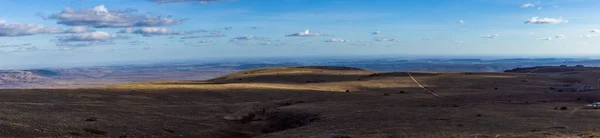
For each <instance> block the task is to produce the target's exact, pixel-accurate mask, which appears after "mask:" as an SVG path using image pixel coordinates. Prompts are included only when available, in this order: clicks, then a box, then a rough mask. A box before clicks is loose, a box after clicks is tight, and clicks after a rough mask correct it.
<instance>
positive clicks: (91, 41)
mask: <svg viewBox="0 0 600 138" xmlns="http://www.w3.org/2000/svg"><path fill="white" fill-rule="evenodd" d="M126 38H127V37H125V36H121V35H115V34H109V33H107V32H100V31H96V32H90V33H81V34H74V35H70V36H63V37H58V39H57V45H58V46H92V45H109V44H114V43H113V40H116V39H126Z"/></svg>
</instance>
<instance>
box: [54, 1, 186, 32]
mask: <svg viewBox="0 0 600 138" xmlns="http://www.w3.org/2000/svg"><path fill="white" fill-rule="evenodd" d="M46 19H52V20H57V23H58V24H62V25H67V26H92V27H95V28H127V27H155V26H169V25H176V24H181V23H182V20H177V19H172V18H170V17H162V16H153V15H148V14H136V13H135V10H108V9H106V7H104V5H99V6H96V7H94V8H89V9H71V8H68V7H67V8H65V9H64V10H63V11H62V12H60V13H56V14H52V15H50V16H47V17H46Z"/></svg>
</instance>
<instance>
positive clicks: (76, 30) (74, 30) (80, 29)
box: [65, 26, 96, 34]
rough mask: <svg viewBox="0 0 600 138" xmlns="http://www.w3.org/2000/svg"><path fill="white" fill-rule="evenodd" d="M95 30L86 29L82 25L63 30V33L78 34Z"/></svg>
mask: <svg viewBox="0 0 600 138" xmlns="http://www.w3.org/2000/svg"><path fill="white" fill-rule="evenodd" d="M95 31H96V30H90V29H87V28H86V27H84V26H75V27H73V28H70V29H67V30H65V33H72V34H80V33H89V32H95Z"/></svg>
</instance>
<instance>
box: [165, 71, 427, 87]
mask: <svg viewBox="0 0 600 138" xmlns="http://www.w3.org/2000/svg"><path fill="white" fill-rule="evenodd" d="M411 75H412V76H414V77H419V76H437V75H438V74H437V73H423V72H415V73H411ZM381 77H408V74H407V73H406V72H383V73H372V74H368V75H356V74H337V75H335V74H311V73H304V74H272V75H260V76H250V77H229V78H227V77H222V78H216V79H212V80H207V81H204V82H199V81H198V82H191V83H189V82H188V83H175V84H180V85H186V84H187V85H198V84H227V83H274V84H306V83H324V82H347V81H364V80H371V79H378V78H381Z"/></svg>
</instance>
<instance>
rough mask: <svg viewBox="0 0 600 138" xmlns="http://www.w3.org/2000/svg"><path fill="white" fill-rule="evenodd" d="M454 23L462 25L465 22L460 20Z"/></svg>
mask: <svg viewBox="0 0 600 138" xmlns="http://www.w3.org/2000/svg"><path fill="white" fill-rule="evenodd" d="M456 23H458V24H463V23H465V21H463V20H460V21H457V22H456Z"/></svg>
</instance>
